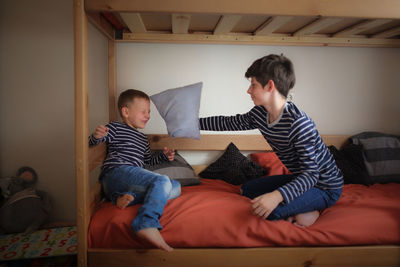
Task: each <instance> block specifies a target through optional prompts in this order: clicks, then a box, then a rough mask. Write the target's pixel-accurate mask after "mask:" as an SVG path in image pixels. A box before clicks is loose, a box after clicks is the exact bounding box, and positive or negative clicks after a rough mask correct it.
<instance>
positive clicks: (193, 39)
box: [117, 33, 400, 47]
mask: <svg viewBox="0 0 400 267" xmlns="http://www.w3.org/2000/svg"><path fill="white" fill-rule="evenodd" d="M117 42H139V43H147V42H150V43H151V42H154V43H205V44H255V45H296V46H344V47H400V40H398V39H372V38H331V37H313V36H294V37H293V36H289V37H284V36H259V35H257V36H248V35H219V34H218V35H212V34H150V33H148V34H129V33H126V34H124V35H123V40H121V41H117Z"/></svg>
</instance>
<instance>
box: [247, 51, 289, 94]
mask: <svg viewBox="0 0 400 267" xmlns="http://www.w3.org/2000/svg"><path fill="white" fill-rule="evenodd" d="M245 77H246V78H250V77H254V78H256V80H257V81H258V82H259V83H260V84H261V85H262V86H263V87H264V86H265V85H266V84H267V83H268V81H269V80H273V81H274V83H275V86H276V88H277V89H278V91H279V93H280V94H281V95H283V96H284V97H287V95H288V93H289V90H290V89H292V88H293V86H294V84H295V82H296V77H295V75H294V68H293V64H292V62H291V61H290V60H289V59H288V58H287V57H285V56H283V55H280V56H279V55H274V54H271V55H268V56H265V57H262V58H259V59H257V60H256V61H254V62H253V64H251V66H250V67H249V68H248V69H247V71H246V74H245Z"/></svg>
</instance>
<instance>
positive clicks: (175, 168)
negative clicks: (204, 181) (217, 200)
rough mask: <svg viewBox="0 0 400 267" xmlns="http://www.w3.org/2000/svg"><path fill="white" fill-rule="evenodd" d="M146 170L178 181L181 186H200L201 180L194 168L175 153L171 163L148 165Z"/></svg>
mask: <svg viewBox="0 0 400 267" xmlns="http://www.w3.org/2000/svg"><path fill="white" fill-rule="evenodd" d="M145 169H147V170H149V171H153V172H156V173H159V174H163V175H167V176H168V177H169V178H171V179H174V180H176V181H178V182H179V183H180V184H181V186H188V185H197V184H200V178H199V177H197V175H196V174H195V173H194V170H193V168H192V166H190V164H189V163H187V162H186V160H185V159H184V158H183V157H182V156H181V155H179V154H178V152H177V151H175V159H174V161H170V162H162V163H160V164H156V165H152V166H150V165H146V166H145Z"/></svg>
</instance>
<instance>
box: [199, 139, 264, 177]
mask: <svg viewBox="0 0 400 267" xmlns="http://www.w3.org/2000/svg"><path fill="white" fill-rule="evenodd" d="M266 173H267V171H266V170H265V169H263V168H262V167H261V166H260V165H258V164H257V163H255V162H254V161H252V160H250V159H248V158H247V157H246V156H244V155H243V154H242V153H240V151H239V149H238V148H237V147H236V146H235V145H234V144H233V143H230V144H229V145H228V147H227V148H226V150H225V152H224V154H222V156H221V157H220V158H218V159H217V160H216V161H215V162H213V163H211V164H210V165H209V166H208V167H207V168H206V169H205V170H203V171H202V172H200V173H199V176H200V177H203V178H208V179H220V180H224V181H225V182H228V183H230V184H233V185H239V184H242V183H244V182H246V181H248V180H252V179H254V178H258V177H261V176H263V175H265V174H266Z"/></svg>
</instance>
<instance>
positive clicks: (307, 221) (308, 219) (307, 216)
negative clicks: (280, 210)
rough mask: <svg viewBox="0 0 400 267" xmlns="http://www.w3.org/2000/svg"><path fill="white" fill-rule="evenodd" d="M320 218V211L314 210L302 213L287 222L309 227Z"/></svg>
mask: <svg viewBox="0 0 400 267" xmlns="http://www.w3.org/2000/svg"><path fill="white" fill-rule="evenodd" d="M318 217H319V211H318V210H314V211H310V212H305V213H300V214H297V215H295V216H293V217H289V218H287V219H286V220H287V221H289V222H291V223H293V224H295V225H297V226H300V227H308V226H311V225H312V224H314V223H315V221H316V220H317V219H318Z"/></svg>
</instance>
